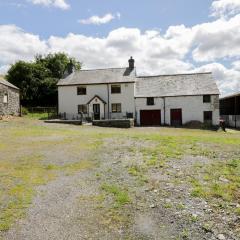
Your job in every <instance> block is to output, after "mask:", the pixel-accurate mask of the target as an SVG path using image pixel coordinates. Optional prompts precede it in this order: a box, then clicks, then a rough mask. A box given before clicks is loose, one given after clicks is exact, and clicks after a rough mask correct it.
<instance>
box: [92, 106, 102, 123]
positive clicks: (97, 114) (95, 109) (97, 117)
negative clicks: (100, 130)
mask: <svg viewBox="0 0 240 240" xmlns="http://www.w3.org/2000/svg"><path fill="white" fill-rule="evenodd" d="M93 114H94V120H100V104H93Z"/></svg>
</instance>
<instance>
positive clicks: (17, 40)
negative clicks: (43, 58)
mask: <svg viewBox="0 0 240 240" xmlns="http://www.w3.org/2000/svg"><path fill="white" fill-rule="evenodd" d="M47 49H48V48H47V44H46V42H45V41H44V40H41V39H40V38H39V36H37V35H33V34H30V33H26V32H24V31H23V30H22V29H21V28H18V27H17V26H15V25H0V56H1V57H0V66H1V65H9V64H11V63H14V62H15V61H16V60H19V59H22V60H31V59H32V58H33V56H34V55H36V54H37V53H44V52H46V51H47Z"/></svg>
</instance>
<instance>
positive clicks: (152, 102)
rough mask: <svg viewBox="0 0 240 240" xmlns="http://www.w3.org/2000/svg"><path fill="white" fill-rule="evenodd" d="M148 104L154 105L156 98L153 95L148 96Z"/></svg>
mask: <svg viewBox="0 0 240 240" xmlns="http://www.w3.org/2000/svg"><path fill="white" fill-rule="evenodd" d="M147 105H148V106H151V105H154V98H153V97H148V98H147Z"/></svg>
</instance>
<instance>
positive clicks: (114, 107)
mask: <svg viewBox="0 0 240 240" xmlns="http://www.w3.org/2000/svg"><path fill="white" fill-rule="evenodd" d="M112 112H113V113H120V112H122V107H121V103H113V104H112Z"/></svg>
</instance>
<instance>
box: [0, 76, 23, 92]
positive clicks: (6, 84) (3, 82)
mask: <svg viewBox="0 0 240 240" xmlns="http://www.w3.org/2000/svg"><path fill="white" fill-rule="evenodd" d="M0 84H3V85H5V86H8V87H10V88H14V89H19V88H18V87H16V86H14V85H13V84H11V83H10V82H8V81H6V80H5V79H4V78H3V77H0Z"/></svg>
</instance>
